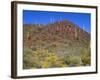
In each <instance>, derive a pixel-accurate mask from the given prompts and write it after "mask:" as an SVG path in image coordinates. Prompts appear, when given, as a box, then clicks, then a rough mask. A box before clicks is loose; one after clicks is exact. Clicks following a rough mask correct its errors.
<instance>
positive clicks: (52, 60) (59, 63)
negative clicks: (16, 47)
mask: <svg viewBox="0 0 100 80" xmlns="http://www.w3.org/2000/svg"><path fill="white" fill-rule="evenodd" d="M65 66H67V64H65V63H64V61H63V60H62V59H61V58H59V57H58V56H57V55H56V54H55V53H51V52H48V50H45V49H43V48H38V49H36V51H33V52H32V53H31V54H30V53H28V52H27V51H26V52H25V53H24V68H49V67H65Z"/></svg>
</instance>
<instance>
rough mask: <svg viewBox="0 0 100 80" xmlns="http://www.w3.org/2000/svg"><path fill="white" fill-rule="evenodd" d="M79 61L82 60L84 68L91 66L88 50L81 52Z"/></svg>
mask: <svg viewBox="0 0 100 80" xmlns="http://www.w3.org/2000/svg"><path fill="white" fill-rule="evenodd" d="M81 60H82V62H83V65H84V66H86V65H90V64H91V54H90V49H84V50H83V52H82V54H81Z"/></svg>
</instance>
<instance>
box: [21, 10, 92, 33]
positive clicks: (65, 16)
mask: <svg viewBox="0 0 100 80" xmlns="http://www.w3.org/2000/svg"><path fill="white" fill-rule="evenodd" d="M62 20H69V21H71V22H73V23H75V24H77V25H78V26H79V27H80V28H83V26H84V29H85V31H87V32H89V33H90V31H91V14H89V13H73V12H53V11H34V10H23V24H44V25H45V24H48V23H51V22H56V21H62Z"/></svg>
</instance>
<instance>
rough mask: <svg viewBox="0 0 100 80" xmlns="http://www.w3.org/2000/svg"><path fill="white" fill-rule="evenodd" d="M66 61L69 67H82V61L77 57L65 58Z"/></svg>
mask: <svg viewBox="0 0 100 80" xmlns="http://www.w3.org/2000/svg"><path fill="white" fill-rule="evenodd" d="M64 61H65V63H66V64H68V66H70V67H71V66H81V59H80V57H79V56H76V55H69V56H65V57H64Z"/></svg>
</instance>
